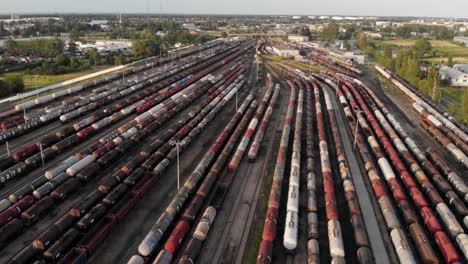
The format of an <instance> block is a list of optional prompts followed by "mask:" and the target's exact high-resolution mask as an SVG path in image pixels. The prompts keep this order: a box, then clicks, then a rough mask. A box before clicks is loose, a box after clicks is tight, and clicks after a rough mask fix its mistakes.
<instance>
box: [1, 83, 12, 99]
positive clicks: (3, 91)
mask: <svg viewBox="0 0 468 264" xmlns="http://www.w3.org/2000/svg"><path fill="white" fill-rule="evenodd" d="M8 95H10V91H9V89H8V86H7V85H6V83H5V82H4V81H2V80H0V98H1V97H7V96H8Z"/></svg>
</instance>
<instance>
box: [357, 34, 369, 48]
mask: <svg viewBox="0 0 468 264" xmlns="http://www.w3.org/2000/svg"><path fill="white" fill-rule="evenodd" d="M356 43H357V45H358V47H359V48H360V49H361V50H364V49H365V48H366V46H367V35H366V33H364V32H361V33H359V34H358V37H357V40H356Z"/></svg>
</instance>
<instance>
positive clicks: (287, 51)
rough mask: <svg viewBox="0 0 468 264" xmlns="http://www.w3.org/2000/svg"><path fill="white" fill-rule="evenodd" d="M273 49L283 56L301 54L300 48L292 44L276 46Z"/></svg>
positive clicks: (288, 56)
mask: <svg viewBox="0 0 468 264" xmlns="http://www.w3.org/2000/svg"><path fill="white" fill-rule="evenodd" d="M273 51H274V52H275V53H276V54H278V55H279V56H281V57H284V58H290V57H296V56H299V55H300V54H299V50H298V49H296V48H294V47H291V46H286V45H284V46H274V47H273Z"/></svg>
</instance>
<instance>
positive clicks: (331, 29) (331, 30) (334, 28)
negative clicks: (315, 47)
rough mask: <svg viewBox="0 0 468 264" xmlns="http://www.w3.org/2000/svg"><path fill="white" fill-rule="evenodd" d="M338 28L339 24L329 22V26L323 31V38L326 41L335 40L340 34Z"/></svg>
mask: <svg viewBox="0 0 468 264" xmlns="http://www.w3.org/2000/svg"><path fill="white" fill-rule="evenodd" d="M338 29H339V27H338V25H337V24H335V23H330V24H328V26H326V27H325V28H324V29H323V31H322V33H321V37H322V40H323V41H326V42H332V41H334V40H335V39H336V37H337V36H338Z"/></svg>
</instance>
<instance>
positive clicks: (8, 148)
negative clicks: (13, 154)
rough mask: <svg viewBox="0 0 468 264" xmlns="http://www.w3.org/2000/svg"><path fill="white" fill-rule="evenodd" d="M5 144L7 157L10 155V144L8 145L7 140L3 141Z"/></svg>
mask: <svg viewBox="0 0 468 264" xmlns="http://www.w3.org/2000/svg"><path fill="white" fill-rule="evenodd" d="M5 143H6V144H5V145H6V151H7V155H8V157H10V146H9V145H8V141H6V142H5Z"/></svg>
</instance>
